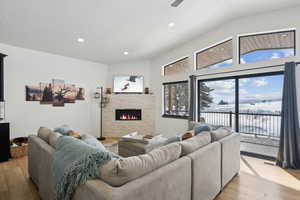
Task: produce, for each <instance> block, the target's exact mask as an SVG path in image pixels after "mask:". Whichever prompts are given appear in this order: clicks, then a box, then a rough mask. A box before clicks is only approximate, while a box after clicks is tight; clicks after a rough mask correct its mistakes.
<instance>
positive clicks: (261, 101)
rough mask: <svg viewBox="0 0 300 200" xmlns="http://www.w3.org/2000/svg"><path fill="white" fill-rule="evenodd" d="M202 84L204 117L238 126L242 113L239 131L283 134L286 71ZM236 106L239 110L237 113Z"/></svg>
mask: <svg viewBox="0 0 300 200" xmlns="http://www.w3.org/2000/svg"><path fill="white" fill-rule="evenodd" d="M236 83H237V84H238V87H236ZM199 84H200V87H199V89H200V99H199V100H200V101H199V104H200V109H201V110H200V120H202V121H205V122H207V123H211V124H214V125H223V126H231V127H236V126H235V122H236V117H237V115H238V130H239V132H241V133H248V134H255V135H265V136H270V137H279V131H280V130H279V128H280V116H281V115H280V114H281V103H282V90H283V75H282V74H278V75H265V76H256V77H253V76H252V77H239V78H234V79H226V80H213V81H202V82H200V83H199ZM237 88H239V89H238V91H236V89H237ZM236 95H238V104H237V102H236ZM236 104H237V105H236ZM236 108H238V112H235V111H236V110H235V109H236Z"/></svg>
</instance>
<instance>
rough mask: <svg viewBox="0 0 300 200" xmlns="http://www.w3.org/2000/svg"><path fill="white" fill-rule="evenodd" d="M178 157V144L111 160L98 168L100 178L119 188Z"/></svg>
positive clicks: (179, 150) (179, 151)
mask: <svg viewBox="0 0 300 200" xmlns="http://www.w3.org/2000/svg"><path fill="white" fill-rule="evenodd" d="M180 155H181V146H180V144H179V143H172V144H169V145H166V146H162V147H160V148H157V149H155V150H153V151H151V152H149V153H147V154H144V155H140V156H133V157H128V158H117V159H112V160H111V161H109V162H108V163H106V164H105V165H103V166H102V167H101V168H100V178H101V179H102V180H103V181H104V182H106V183H108V184H110V185H111V186H114V187H119V186H121V185H124V184H125V183H127V182H130V181H132V180H134V179H136V178H138V177H141V176H143V175H145V174H148V173H150V172H152V171H154V170H155V169H158V168H160V167H162V166H164V165H166V164H168V163H170V162H172V161H174V160H176V159H178V158H179V157H180Z"/></svg>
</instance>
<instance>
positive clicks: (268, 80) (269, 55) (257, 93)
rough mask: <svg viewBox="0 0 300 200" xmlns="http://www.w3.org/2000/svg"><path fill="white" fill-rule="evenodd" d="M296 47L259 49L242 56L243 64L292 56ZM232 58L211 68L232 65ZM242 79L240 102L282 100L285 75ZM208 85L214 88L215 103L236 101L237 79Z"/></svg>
mask: <svg viewBox="0 0 300 200" xmlns="http://www.w3.org/2000/svg"><path fill="white" fill-rule="evenodd" d="M293 55H294V49H277V50H259V51H254V52H250V53H248V54H245V55H242V56H241V60H240V61H241V64H245V63H253V62H260V61H265V60H270V59H278V58H285V57H291V56H293ZM231 65H232V60H227V61H225V62H222V63H219V64H216V65H213V66H212V67H210V68H221V67H226V66H231ZM239 81H240V85H239V86H240V87H239V95H240V103H256V102H259V101H262V100H272V101H276V100H277V101H281V99H282V88H283V75H273V76H262V77H253V78H242V79H240V80H239ZM206 83H207V86H209V87H210V88H212V89H214V91H212V92H211V93H210V94H211V96H212V97H213V99H214V103H215V104H218V103H219V102H220V101H221V100H223V101H226V102H228V103H234V101H235V81H234V80H221V81H209V82H206Z"/></svg>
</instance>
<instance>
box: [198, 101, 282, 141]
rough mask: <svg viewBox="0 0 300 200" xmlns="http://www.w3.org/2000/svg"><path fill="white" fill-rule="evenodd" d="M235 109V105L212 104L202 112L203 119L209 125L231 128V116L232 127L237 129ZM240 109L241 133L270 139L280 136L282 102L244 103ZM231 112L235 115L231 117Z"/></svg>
mask: <svg viewBox="0 0 300 200" xmlns="http://www.w3.org/2000/svg"><path fill="white" fill-rule="evenodd" d="M234 107H235V106H234V104H228V105H217V104H211V107H210V108H206V109H205V110H204V111H202V112H201V117H203V118H204V119H205V122H207V123H211V124H215V125H224V126H229V125H230V116H231V125H232V127H235V125H234V122H235V114H234V109H235V108H234ZM239 109H240V111H239V113H240V114H239V130H240V132H242V133H249V134H254V135H255V134H256V135H264V136H270V137H279V136H280V123H281V116H280V113H281V101H264V102H258V103H243V104H240V105H239ZM210 112H217V113H210ZM219 112H220V113H219ZM230 112H232V113H233V114H232V115H230V114H229V113H230Z"/></svg>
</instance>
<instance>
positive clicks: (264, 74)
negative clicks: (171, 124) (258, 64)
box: [196, 70, 284, 132]
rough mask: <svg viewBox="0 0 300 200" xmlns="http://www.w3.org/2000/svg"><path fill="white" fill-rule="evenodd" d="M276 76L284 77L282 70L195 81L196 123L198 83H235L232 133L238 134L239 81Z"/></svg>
mask: <svg viewBox="0 0 300 200" xmlns="http://www.w3.org/2000/svg"><path fill="white" fill-rule="evenodd" d="M276 75H284V70H279V71H275V72H261V73H253V74H247V75H236V76H228V77H221V78H209V79H198V80H197V111H196V112H197V118H196V119H197V122H200V115H201V108H200V101H201V98H200V92H199V88H200V83H201V82H210V81H222V80H228V79H232V80H234V81H235V112H234V114H235V116H237V117H235V127H234V131H236V132H239V117H238V116H239V107H240V105H239V100H240V99H239V97H240V94H239V85H240V84H239V79H243V78H253V77H263V76H276Z"/></svg>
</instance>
